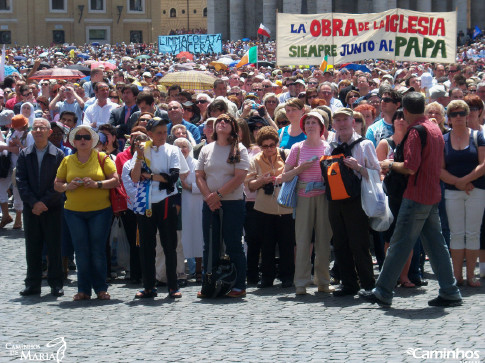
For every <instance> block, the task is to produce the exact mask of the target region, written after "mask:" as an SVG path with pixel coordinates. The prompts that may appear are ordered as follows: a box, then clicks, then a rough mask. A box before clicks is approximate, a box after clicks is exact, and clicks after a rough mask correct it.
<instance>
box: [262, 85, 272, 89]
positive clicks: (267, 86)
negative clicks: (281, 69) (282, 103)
mask: <svg viewBox="0 0 485 363" xmlns="http://www.w3.org/2000/svg"><path fill="white" fill-rule="evenodd" d="M263 87H264V88H271V87H273V86H272V85H270V84H265V85H264V86H263Z"/></svg>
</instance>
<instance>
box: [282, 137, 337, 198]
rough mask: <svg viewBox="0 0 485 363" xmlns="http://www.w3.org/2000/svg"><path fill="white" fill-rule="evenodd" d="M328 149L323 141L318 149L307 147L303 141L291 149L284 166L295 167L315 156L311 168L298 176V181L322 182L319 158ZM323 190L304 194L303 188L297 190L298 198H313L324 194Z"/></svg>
mask: <svg viewBox="0 0 485 363" xmlns="http://www.w3.org/2000/svg"><path fill="white" fill-rule="evenodd" d="M300 147H301V149H300V157H299V160H298V164H297V156H298V149H299V148H300ZM328 148H329V145H328V144H327V143H326V142H325V141H323V140H322V141H321V144H320V146H318V147H308V146H307V145H306V143H305V141H302V142H298V143H296V144H294V145H293V146H292V147H291V151H290V155H289V156H288V158H287V159H286V164H288V165H290V166H293V167H295V168H296V167H297V166H299V165H300V164H302V163H303V162H305V161H307V160H309V159H311V158H312V157H314V156H317V159H316V160H315V161H314V162H313V165H312V167H311V168H308V169H307V170H305V171H304V172H302V173H301V174H300V175H298V181H299V182H303V183H308V182H323V177H322V171H321V169H320V158H321V157H322V155H324V153H325V150H326V149H328ZM324 193H325V190H318V189H317V190H312V191H310V192H308V193H305V188H303V189H299V190H298V196H300V197H313V196H315V195H320V194H324Z"/></svg>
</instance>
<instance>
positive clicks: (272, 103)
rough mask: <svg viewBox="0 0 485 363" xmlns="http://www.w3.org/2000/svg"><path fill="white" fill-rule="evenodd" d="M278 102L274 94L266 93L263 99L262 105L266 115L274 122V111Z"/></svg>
mask: <svg viewBox="0 0 485 363" xmlns="http://www.w3.org/2000/svg"><path fill="white" fill-rule="evenodd" d="M279 103H280V101H279V100H278V97H277V96H276V94H274V93H266V94H265V95H264V97H263V105H264V107H266V112H267V113H268V115H269V117H271V119H272V120H274V117H275V109H276V107H277V106H278V104H279Z"/></svg>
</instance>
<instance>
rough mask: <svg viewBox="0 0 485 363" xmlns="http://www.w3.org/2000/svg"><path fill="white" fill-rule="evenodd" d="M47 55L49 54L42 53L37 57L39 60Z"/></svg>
mask: <svg viewBox="0 0 485 363" xmlns="http://www.w3.org/2000/svg"><path fill="white" fill-rule="evenodd" d="M48 55H49V53H48V52H44V53H41V54H39V57H40V58H45V57H47V56H48Z"/></svg>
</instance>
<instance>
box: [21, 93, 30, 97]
mask: <svg viewBox="0 0 485 363" xmlns="http://www.w3.org/2000/svg"><path fill="white" fill-rule="evenodd" d="M31 94H32V92H27V93H24V94H23V95H22V96H24V97H28V96H30V95H31Z"/></svg>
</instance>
